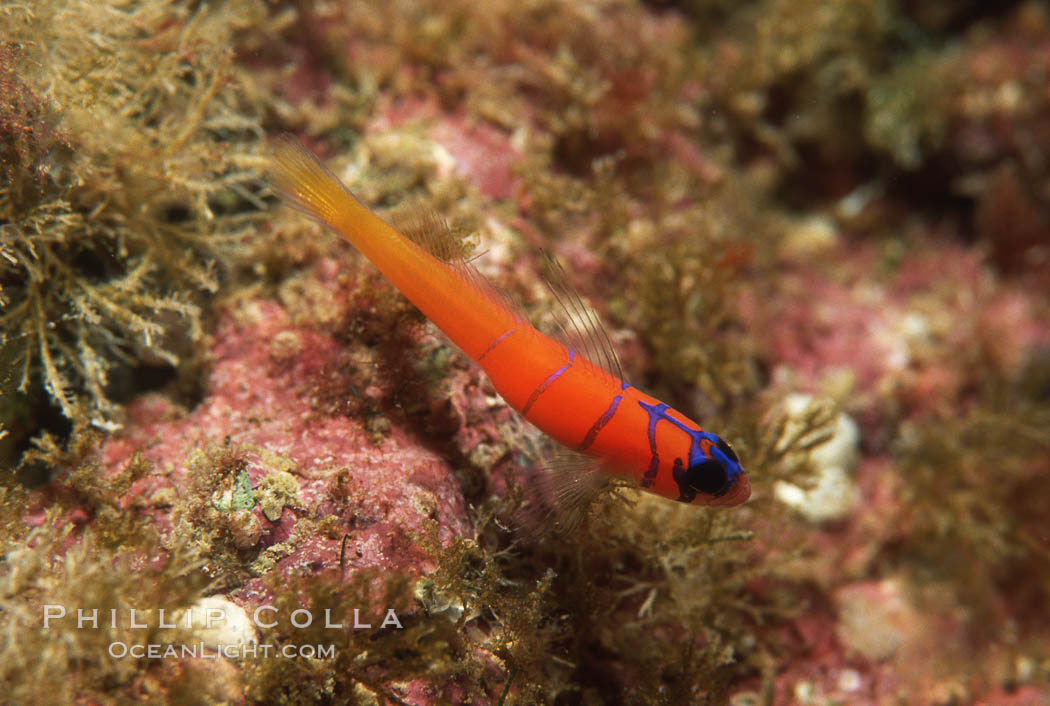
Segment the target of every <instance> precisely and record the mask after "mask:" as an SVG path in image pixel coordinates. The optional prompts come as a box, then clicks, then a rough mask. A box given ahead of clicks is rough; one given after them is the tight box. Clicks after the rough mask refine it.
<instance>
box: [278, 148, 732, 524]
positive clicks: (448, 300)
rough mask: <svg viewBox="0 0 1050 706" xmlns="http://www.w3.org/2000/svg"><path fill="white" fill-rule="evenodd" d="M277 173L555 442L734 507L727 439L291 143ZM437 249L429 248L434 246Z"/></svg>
mask: <svg viewBox="0 0 1050 706" xmlns="http://www.w3.org/2000/svg"><path fill="white" fill-rule="evenodd" d="M273 176H274V180H275V182H276V184H277V186H278V188H279V189H280V191H281V192H282V193H283V194H284V196H285V197H286V198H288V199H289V200H290V201H291V202H292V203H293V204H294V205H295V206H297V207H298V208H299V209H301V210H303V211H304V212H306V213H307V214H308V215H311V216H313V217H314V218H317V219H319V220H321V221H323V222H325V223H327V224H328V225H329V226H331V227H332V228H334V229H335V230H336V231H338V232H339V233H341V234H342V235H343V236H344V237H345V238H346V239H347V240H349V241H350V243H351V244H353V245H354V246H355V247H356V248H357V249H358V250H360V251H361V253H362V254H363V255H364V256H365V257H367V258H368V259H369V260H370V261H371V262H372V264H374V265H375V266H376V267H377V268H378V269H379V270H380V271H381V272H382V273H383V274H384V275H385V276H386V278H387V279H388V280H390V282H391V283H392V284H393V285H394V286H395V287H397V288H398V289H399V290H401V292H402V293H403V294H404V295H405V296H406V297H408V299H409V300H410V301H411V302H412V303H413V304H415V305H416V306H417V307H419V309H420V310H421V311H422V312H423V313H424V314H425V315H426V316H427V318H429V319H430V320H431V321H433V322H434V324H435V325H436V326H437V327H438V328H440V329H441V330H442V331H443V332H444V333H445V335H447V336H448V337H449V338H450V339H451V340H452V341H453V342H454V343H455V344H456V345H458V346H459V347H460V348H461V349H462V350H463V351H464V352H465V353H466V354H467V355H468V356H470V357H471V358H472V359H473V360H474V361H476V362H477V363H478V364H479V365H480V366H481V367H482V369H484V370H485V372H486V373H487V374H488V376H489V378H490V379H491V380H492V384H493V386H494V387H495V388H496V390H497V391H498V392H499V393H500V395H501V396H502V397H503V398H504V399H505V400H506V401H507V403H508V404H510V405H511V406H512V407H513V408H514V409H516V410H517V411H518V412H520V413H521V414H522V415H523V416H524V417H525V418H526V419H528V420H529V421H530V422H532V423H533V424H535V425H536V426H537V427H538V428H539V429H541V430H542V431H544V432H545V433H547V434H549V435H550V436H551V437H553V438H554V439H555V440H557V441H558V442H560V443H561V444H563V445H565V446H566V447H568V448H570V449H573V450H575V451H577V452H579V453H581V454H586V455H588V456H591V457H593V458H594V459H595V467H596V468H598V469H600V470H602V471H604V472H606V473H611V474H614V475H617V476H622V477H628V478H633V479H634V480H636V481H637V482H638V484H639V485H640V486H641V487H642V488H644V489H646V490H648V491H650V492H653V493H657V494H659V495H662V496H665V497H668V498H671V499H674V500H679V501H681V502H688V503H694V504H698V505H737V504H740V503H742V502H744V501H745V500H747V498H748V497H749V496H750V493H751V487H750V484H749V483H748V480H747V475H746V473H745V472H744V470H743V468H742V467H741V466H740V462H739V460H738V459H737V457H736V454H735V453H734V452H733V450H732V449H731V448H730V446H729V444H727V443H726V442H725V441H724V440H722V439H721V438H719V437H718V436H716V435H714V434H712V433H710V432H707V431H704V430H703V429H701V428H700V426H699V425H697V424H696V423H695V422H693V421H692V420H690V419H689V418H688V417H686V416H685V415H683V414H681V413H680V412H678V411H676V410H674V409H672V408H670V407H669V406H668V405H666V404H663V403H661V402H660V401H659V400H657V399H655V398H653V397H650V396H649V395H647V394H645V393H644V392H641V391H640V390H638V389H636V388H634V387H632V386H631V385H628V384H627V383H625V382H623V381H622V380H621V379H620V378H619V377H618V376H616V375H615V374H613V373H612V372H610V371H608V370H606V369H605V368H602V367H600V366H598V365H595V364H594V363H593V362H591V361H590V360H588V359H587V358H586V357H585V356H584V355H582V354H581V353H580V352H579V351H576V350H573V349H572V348H570V347H569V346H568V345H566V344H565V343H562V342H561V341H558V340H555V339H554V338H551V337H549V336H547V335H546V334H544V333H542V332H540V331H539V330H537V329H536V328H535V327H533V326H532V325H531V324H530V323H529V322H528V321H527V320H526V319H525V318H524V317H522V316H521V315H520V314H519V313H518V312H517V311H515V309H514V308H513V307H512V306H510V305H508V304H507V303H506V301H505V300H504V299H503V298H502V297H501V296H500V295H499V293H498V292H497V291H496V290H495V288H493V287H492V286H491V285H490V284H489V283H488V282H487V281H485V279H484V278H483V277H482V276H481V275H480V274H479V273H478V272H477V271H476V270H474V269H473V268H472V267H470V266H469V265H467V264H466V263H464V262H462V261H461V260H460V261H458V262H457V261H456V260H455V259H454V258H451V257H447V258H446V257H439V255H441V250H442V245H443V244H442V243H441V242H434V238H435V237H436V238H439V237H440V236H433V235H431V241H430V242H429V243H428V242H422V243H419V242H416V241H415V240H413V239H411V238H409V237H406V236H405V235H403V234H402V233H400V232H399V231H398V230H396V229H395V228H394V227H392V226H391V225H389V224H388V223H387V222H386V221H384V220H383V219H382V218H380V217H379V216H378V215H376V214H375V213H374V212H372V211H371V210H370V209H368V208H367V207H365V206H364V205H362V204H361V203H360V202H359V201H358V200H357V199H356V198H355V197H354V196H353V195H352V194H351V193H350V192H349V191H348V190H347V189H346V188H345V187H344V186H343V185H342V184H341V183H340V182H339V180H338V179H337V178H336V177H335V176H333V175H332V174H331V173H330V172H328V171H327V170H326V169H325V168H324V167H323V166H322V165H321V164H320V162H318V161H317V159H316V158H315V157H314V156H313V155H312V154H310V153H308V152H306V150H305V149H304V148H303V147H302V146H301V145H299V144H298V143H297V142H295V141H293V140H290V139H286V140H283V141H281V142H280V143H279V144H278V147H277V150H276V158H275V160H274V166H273ZM435 253H436V254H435Z"/></svg>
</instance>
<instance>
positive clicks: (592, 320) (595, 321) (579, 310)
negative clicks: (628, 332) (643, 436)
mask: <svg viewBox="0 0 1050 706" xmlns="http://www.w3.org/2000/svg"><path fill="white" fill-rule="evenodd" d="M541 253H542V259H543V264H544V270H545V271H544V273H543V275H544V277H543V281H544V284H546V285H547V289H548V290H550V293H551V295H552V296H553V297H554V301H555V307H554V327H555V330H554V331H553V332H552V334H553V335H554V336H555V337H556V338H557V339H558V340H560V341H561V342H562V343H564V344H565V345H566V346H568V347H569V348H571V349H572V350H574V351H576V352H577V353H580V354H581V355H583V356H584V357H585V358H587V359H588V360H589V361H591V362H592V363H594V364H595V365H597V366H599V367H601V368H602V369H603V370H605V371H606V372H608V373H609V374H610V375H613V376H614V377H615V378H616V379H617V380H618V381H623V368H622V367H621V365H620V358H619V356H618V355H616V349H615V348H613V345H612V341H610V340H609V334H607V333H606V332H605V329H604V328H603V327H602V323H601V319H599V318H598V314H597V312H595V311H594V309H592V308H591V307H590V306H588V305H587V304H586V303H585V302H584V301H583V299H582V298H581V297H580V294H579V292H577V291H576V288H575V287H573V286H572V283H571V282H569V277H568V275H567V274H566V273H565V268H563V267H562V266H561V263H559V262H558V260H557V258H555V257H554V256H553V255H551V254H550V253H548V252H547V251H545V250H543V251H541Z"/></svg>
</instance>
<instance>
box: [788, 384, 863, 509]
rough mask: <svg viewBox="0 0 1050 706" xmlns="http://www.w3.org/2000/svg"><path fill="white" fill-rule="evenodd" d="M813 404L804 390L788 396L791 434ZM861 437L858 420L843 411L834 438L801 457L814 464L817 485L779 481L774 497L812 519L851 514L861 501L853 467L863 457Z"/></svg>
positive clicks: (834, 431)
mask: <svg viewBox="0 0 1050 706" xmlns="http://www.w3.org/2000/svg"><path fill="white" fill-rule="evenodd" d="M812 404H815V401H814V399H813V398H812V397H811V396H809V395H803V394H794V395H789V396H788V397H787V399H785V400H784V411H785V412H786V414H787V415H788V429H787V435H788V436H790V435H792V434H795V433H798V431H799V430H800V428H801V425H802V423H803V420H804V419H805V417H806V415H807V412H808V410H809V409H810V405H812ZM816 404H819V403H816ZM859 440H860V431H859V430H858V429H857V424H856V422H854V421H853V420H852V419H851V418H850V417H849V416H848V415H846V414H844V413H843V414H839V415H838V417H836V419H835V421H834V423H833V427H832V434H831V438H829V439H828V440H827V441H826V442H824V443H823V444H821V445H820V446H817V447H815V448H813V449H812V450H810V451H808V452H806V456H807V457H808V458H806V459H797V460H807V461H808V463H810V464H811V465H812V467H813V480H814V484H813V486H812V487H806V488H802V487H800V486H798V485H795V484H794V483H788V482H786V481H779V482H777V483H776V485H775V486H774V487H773V495H774V497H776V499H777V500H779V501H780V502H782V503H784V504H785V505H787V506H789V507H791V508H792V509H794V510H796V511H797V512H798V513H799V514H801V515H802V516H803V517H805V518H806V519H807V520H809V521H810V522H818V523H819V522H829V521H832V520H838V519H842V518H843V517H846V516H848V515H849V514H850V513H851V512H853V510H854V508H856V506H857V503H858V502H859V501H860V491H859V489H858V488H857V485H856V483H854V482H853V470H854V469H855V468H856V466H857V461H858V460H859V459H860V455H859V453H858V451H857V442H858V441H859Z"/></svg>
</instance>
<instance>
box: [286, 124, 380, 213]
mask: <svg viewBox="0 0 1050 706" xmlns="http://www.w3.org/2000/svg"><path fill="white" fill-rule="evenodd" d="M270 178H271V179H272V180H273V184H274V186H275V187H276V189H277V191H278V192H279V193H280V194H281V196H283V197H284V198H285V200H286V201H288V203H289V204H290V205H292V206H294V207H295V208H297V209H298V210H300V211H302V212H303V213H305V214H306V215H308V216H311V217H312V218H316V219H318V220H321V221H324V222H325V223H328V224H329V225H333V226H334V225H336V219H337V216H338V215H339V214H340V213H341V212H343V213H345V211H346V210H347V207H351V208H352V207H354V206H356V207H358V208H363V207H362V206H361V205H360V203H358V201H357V199H356V198H355V197H354V195H353V194H351V193H350V191H349V190H348V189H347V188H346V187H345V186H343V183H342V182H341V181H339V178H338V177H336V176H335V175H334V174H332V172H330V171H328V169H327V168H326V167H325V166H324V165H323V164H321V162H320V160H319V159H317V157H316V156H314V154H313V153H312V152H310V151H309V150H307V149H306V148H305V147H303V145H302V143H301V142H299V141H298V140H297V139H295V138H294V137H292V136H291V135H282V136H281V137H280V138H278V140H277V142H276V143H275V145H274V149H273V160H272V161H271V163H270Z"/></svg>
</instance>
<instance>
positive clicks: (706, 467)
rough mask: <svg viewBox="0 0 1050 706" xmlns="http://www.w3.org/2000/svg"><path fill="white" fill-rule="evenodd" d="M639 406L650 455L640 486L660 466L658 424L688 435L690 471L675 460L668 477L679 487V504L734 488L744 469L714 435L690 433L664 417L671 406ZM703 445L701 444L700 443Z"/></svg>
mask: <svg viewBox="0 0 1050 706" xmlns="http://www.w3.org/2000/svg"><path fill="white" fill-rule="evenodd" d="M638 404H639V405H641V406H642V409H644V410H645V411H646V412H647V413H648V414H649V425H648V430H647V431H648V435H649V449H650V451H651V452H652V454H653V458H652V461H650V463H649V469H648V470H647V471H646V472H645V475H644V476H643V479H642V486H643V487H649V486H651V485H652V483H653V480H652V479H653V478H655V477H656V473H657V470H658V468H659V466H660V456H659V454H658V453H657V449H656V425H657V424H658V423H659V422H660V421H666V422H670V423H671V424H673V425H675V426H676V427H678V428H679V429H681V430H682V431H684V432H685V433H686V434H688V435H689V439H690V444H689V467H688V468H686V467H684V465H683V464H682V463H681V461H680V459H677V458H676V459H675V464H674V468H673V469H672V471H671V475H672V477H673V478H674V480H675V482H676V483H677V484H678V490H679V496H678V498H677V499H678V500H679V501H680V502H686V503H688V502H692V501H693V500H694V499H695V498H696V495H697V493H698V492H700V493H705V494H706V495H710V496H712V497H715V498H719V497H721V496H723V495H725V494H726V493H727V492H729V490H730V489H731V488H732V487H733V486H734V485H735V484H736V482H737V479H738V477H739V476H741V475H743V473H744V469H743V468H742V467H741V465H740V460H739V459H738V458H737V456H736V453H734V452H733V449H732V447H730V446H729V444H728V443H726V441H725V440H724V439H722V438H721V437H720V436H718V435H717V434H712V433H711V432H708V431H703V430H701V429H693V428H691V427H689V426H687V425H685V424H683V423H682V422H680V421H679V420H677V419H675V418H674V417H672V416H671V415H669V414H668V413H667V410H668V409H670V405H666V404H663V403H660V404H655V405H652V404H647V403H645V402H643V401H641V400H639V401H638ZM704 441H706V442H707V443H706V444H704V443H702V442H704Z"/></svg>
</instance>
